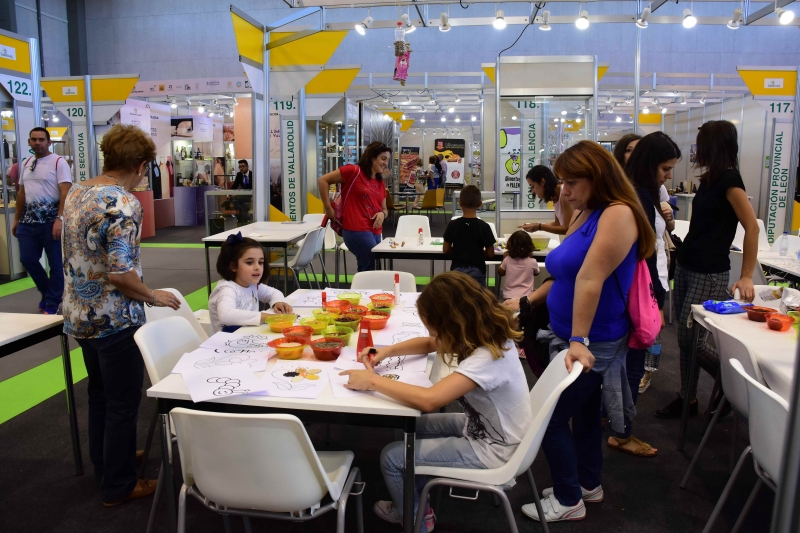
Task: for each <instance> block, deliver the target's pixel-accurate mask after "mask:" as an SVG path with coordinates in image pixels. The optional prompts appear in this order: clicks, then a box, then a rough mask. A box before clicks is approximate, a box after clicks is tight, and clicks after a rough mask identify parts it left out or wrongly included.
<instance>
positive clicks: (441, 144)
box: [433, 139, 467, 185]
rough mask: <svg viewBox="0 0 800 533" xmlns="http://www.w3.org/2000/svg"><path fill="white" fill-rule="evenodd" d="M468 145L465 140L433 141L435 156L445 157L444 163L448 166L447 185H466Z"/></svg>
mask: <svg viewBox="0 0 800 533" xmlns="http://www.w3.org/2000/svg"><path fill="white" fill-rule="evenodd" d="M466 149H467V143H466V141H464V139H436V140H434V141H433V153H434V155H441V156H443V157H444V159H443V160H442V162H443V163H445V164H447V171H446V174H447V175H446V176H445V181H444V183H445V185H449V184H453V185H463V184H464V155H465V153H466Z"/></svg>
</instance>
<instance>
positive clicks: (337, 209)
mask: <svg viewBox="0 0 800 533" xmlns="http://www.w3.org/2000/svg"><path fill="white" fill-rule="evenodd" d="M356 168H358V174H356V177H355V178H354V179H353V181H352V182H350V188H349V189H347V196H345V197H344V199H342V193H339V195H338V196H337V197H336V198H335V199H334V200H333V205H332V207H333V214H334V218H333V220H331V229H332V230H333V231H335V232H336V235H338V236H339V237H341V236H342V230H343V229H344V228H343V227H342V215H343V214H344V204H345V202H347V198H349V197H350V191H352V190H353V187H354V186H355V184H356V180H357V179H358V178H359V177H360V176H361V168H360V167H356ZM342 187H344V184H342Z"/></svg>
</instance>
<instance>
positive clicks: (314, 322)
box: [300, 317, 328, 335]
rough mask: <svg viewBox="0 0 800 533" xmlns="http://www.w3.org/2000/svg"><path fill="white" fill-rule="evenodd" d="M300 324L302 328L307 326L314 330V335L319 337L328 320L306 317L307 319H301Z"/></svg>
mask: <svg viewBox="0 0 800 533" xmlns="http://www.w3.org/2000/svg"><path fill="white" fill-rule="evenodd" d="M300 323H301V324H302V325H304V326H308V327H310V328H313V329H314V335H319V334H321V333H322V330H324V329H325V328H326V327H328V320H327V319H325V320H323V319H320V318H316V317H308V318H301V319H300Z"/></svg>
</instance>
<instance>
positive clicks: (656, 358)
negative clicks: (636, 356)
mask: <svg viewBox="0 0 800 533" xmlns="http://www.w3.org/2000/svg"><path fill="white" fill-rule="evenodd" d="M660 362H661V333H659V334H658V337H656V342H655V343H654V344H653V345H652V346H651V347H650V348H648V349H647V351H646V352H645V354H644V369H645V370H646V371H647V372H653V371H655V370H658V365H659V363H660Z"/></svg>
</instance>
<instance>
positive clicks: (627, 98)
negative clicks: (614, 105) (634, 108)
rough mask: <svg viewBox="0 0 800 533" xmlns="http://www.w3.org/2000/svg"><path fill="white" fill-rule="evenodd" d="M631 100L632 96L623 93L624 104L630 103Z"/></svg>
mask: <svg viewBox="0 0 800 533" xmlns="http://www.w3.org/2000/svg"><path fill="white" fill-rule="evenodd" d="M631 100H633V96H630V95H625V105H631Z"/></svg>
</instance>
